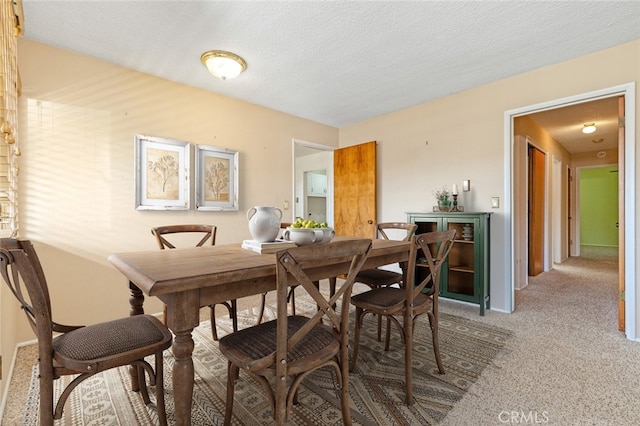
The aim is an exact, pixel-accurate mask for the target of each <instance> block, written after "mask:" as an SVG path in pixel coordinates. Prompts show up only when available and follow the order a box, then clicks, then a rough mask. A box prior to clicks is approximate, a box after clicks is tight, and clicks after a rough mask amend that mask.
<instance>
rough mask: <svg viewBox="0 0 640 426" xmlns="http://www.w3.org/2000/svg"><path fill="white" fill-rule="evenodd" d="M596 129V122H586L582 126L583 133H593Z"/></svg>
mask: <svg viewBox="0 0 640 426" xmlns="http://www.w3.org/2000/svg"><path fill="white" fill-rule="evenodd" d="M595 131H596V123H585V124H584V127H583V128H582V133H587V134H589V133H593V132H595Z"/></svg>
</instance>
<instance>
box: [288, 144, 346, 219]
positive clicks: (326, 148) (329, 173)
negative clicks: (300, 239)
mask: <svg viewBox="0 0 640 426" xmlns="http://www.w3.org/2000/svg"><path fill="white" fill-rule="evenodd" d="M291 145H292V146H291V162H292V164H291V170H292V173H293V178H292V188H291V194H292V201H293V206H292V207H291V214H292V220H293V219H295V212H296V197H297V195H296V193H297V192H296V189H297V188H296V186H297V185H302V194H303V197H304V195H305V193H306V188H304V186H305V182H304V179H303V180H302V182H299V181H298V179H297V173H298V172H299V170H296V148H311V149H315V150H318V152H320V151H330V152H331V153H333V151H335V150H336V149H337V148H336V147H333V146H329V145H322V144H319V143H315V142H309V141H304V140H302V139H296V138H293V139H292V140H291ZM332 158H333V156H332ZM330 163H331V164H327V197H326V198H327V222H329V224H330V225H332V226H333V159H332V161H331V162H330ZM302 202H303V203H306V201H305V200H303V201H302ZM305 209H306V206H305V207H303V211H304V210H305Z"/></svg>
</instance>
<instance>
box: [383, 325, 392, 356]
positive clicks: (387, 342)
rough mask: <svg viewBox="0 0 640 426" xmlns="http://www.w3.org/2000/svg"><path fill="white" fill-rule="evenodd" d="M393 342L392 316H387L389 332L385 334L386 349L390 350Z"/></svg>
mask: <svg viewBox="0 0 640 426" xmlns="http://www.w3.org/2000/svg"><path fill="white" fill-rule="evenodd" d="M390 343H391V317H389V316H387V333H386V335H385V336H384V350H385V351H388V350H389V344H390Z"/></svg>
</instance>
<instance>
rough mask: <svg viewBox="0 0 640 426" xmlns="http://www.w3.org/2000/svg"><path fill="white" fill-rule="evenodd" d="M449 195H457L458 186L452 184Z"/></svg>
mask: <svg viewBox="0 0 640 426" xmlns="http://www.w3.org/2000/svg"><path fill="white" fill-rule="evenodd" d="M451 194H453V195H458V184H456V183H454V184H453V190H451Z"/></svg>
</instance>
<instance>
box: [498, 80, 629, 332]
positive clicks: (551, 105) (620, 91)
mask: <svg viewBox="0 0 640 426" xmlns="http://www.w3.org/2000/svg"><path fill="white" fill-rule="evenodd" d="M613 96H624V102H625V117H629V119H628V120H626V123H625V124H626V126H625V130H624V131H625V141H624V151H625V152H624V168H625V174H624V193H625V194H626V195H627V196H625V200H624V222H625V230H624V262H625V263H624V271H625V330H626V332H625V333H626V337H627V339H629V340H637V337H636V322H637V319H636V306H635V305H636V276H637V274H636V262H635V256H636V248H635V241H636V235H635V232H636V208H635V202H634V201H635V196H634V194H635V193H636V184H635V179H636V166H635V140H636V138H635V133H636V129H635V121H636V109H635V106H636V85H635V82H631V83H626V84H622V85H619V86H613V87H609V88H605V89H600V90H596V91H592V92H587V93H582V94H578V95H574V96H569V97H565V98H560V99H555V100H551V101H547V102H542V103H538V104H533V105H528V106H524V107H520V108H516V109H512V110H508V111H505V113H504V153H505V156H504V175H505V176H508V178H507V179H504V198H505V229H504V247H506V248H507V253H508V262H507V263H506V265H505V266H506V267H505V270H504V282H505V284H506V285H505V286H504V291H505V294H504V297H505V302H506V303H505V306H506V307H508V308H510V312H513V310H514V309H515V287H514V282H515V280H514V270H515V267H516V258H515V252H514V247H515V241H514V238H515V232H514V231H515V230H514V219H513V211H514V193H513V187H514V167H513V166H514V162H515V159H514V144H515V139H516V138H515V137H514V135H513V128H514V124H513V121H514V118H515V117H518V116H522V115H528V114H532V113H535V112H540V111H544V110H549V109H555V108H560V107H564V106H569V105H573V104H579V103H583V102H589V101H594V100H597V99H602V98H609V97H613Z"/></svg>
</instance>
